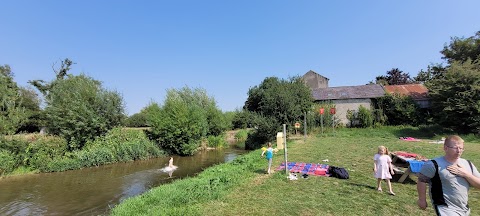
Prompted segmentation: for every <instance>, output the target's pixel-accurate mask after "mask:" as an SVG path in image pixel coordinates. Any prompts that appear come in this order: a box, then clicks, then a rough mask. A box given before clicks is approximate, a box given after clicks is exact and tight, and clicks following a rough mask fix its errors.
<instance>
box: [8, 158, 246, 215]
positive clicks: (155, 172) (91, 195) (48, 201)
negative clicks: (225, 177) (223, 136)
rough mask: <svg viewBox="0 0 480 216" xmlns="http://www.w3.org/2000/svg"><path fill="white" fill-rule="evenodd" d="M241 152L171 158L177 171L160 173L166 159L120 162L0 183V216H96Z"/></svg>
mask: <svg viewBox="0 0 480 216" xmlns="http://www.w3.org/2000/svg"><path fill="white" fill-rule="evenodd" d="M242 153H244V151H243V150H238V149H225V150H215V151H205V152H201V153H199V154H197V155H195V156H192V157H174V161H175V165H176V166H178V168H177V169H176V170H175V171H174V172H172V173H168V172H167V173H166V172H162V171H161V168H163V167H165V166H167V165H168V160H169V157H168V158H157V159H151V160H147V161H135V162H129V163H119V164H112V165H106V166H101V167H94V168H85V169H82V170H72V171H66V172H61V173H42V174H35V175H24V176H16V177H9V178H6V179H1V180H0V215H99V214H105V213H107V212H108V210H109V209H110V207H113V206H114V205H116V204H117V203H119V202H121V201H123V200H125V199H127V198H129V197H132V196H136V195H139V194H141V193H143V192H145V191H146V190H148V189H150V188H152V187H156V186H158V185H161V184H165V183H169V182H171V181H173V180H175V179H178V178H183V177H187V176H193V175H195V174H198V173H199V172H201V171H202V170H204V169H205V168H207V167H209V166H212V165H215V164H218V163H223V162H227V161H231V160H233V159H234V158H235V157H237V156H238V155H239V154H242Z"/></svg>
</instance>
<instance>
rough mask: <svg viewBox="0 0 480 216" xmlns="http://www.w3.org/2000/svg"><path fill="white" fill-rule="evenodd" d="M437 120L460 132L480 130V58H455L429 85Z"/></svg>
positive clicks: (479, 131)
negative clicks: (473, 60) (441, 74)
mask: <svg viewBox="0 0 480 216" xmlns="http://www.w3.org/2000/svg"><path fill="white" fill-rule="evenodd" d="M429 95H430V97H431V101H432V110H433V113H434V117H435V119H436V122H437V123H438V124H440V125H442V126H444V127H447V128H450V129H453V130H457V131H458V132H460V133H471V132H474V133H480V62H479V61H475V62H472V61H471V60H467V61H466V62H464V63H462V62H457V61H453V62H452V63H451V65H449V67H448V68H447V69H446V72H445V73H444V75H443V78H442V79H434V80H433V81H432V84H431V85H430V87H429Z"/></svg>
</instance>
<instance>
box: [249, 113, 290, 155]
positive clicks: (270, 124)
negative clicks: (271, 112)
mask: <svg viewBox="0 0 480 216" xmlns="http://www.w3.org/2000/svg"><path fill="white" fill-rule="evenodd" d="M254 116H255V117H254V124H255V126H254V128H255V129H254V130H252V131H251V132H250V133H249V134H248V137H247V140H245V149H246V150H252V149H258V148H260V147H261V146H262V145H264V144H265V143H267V142H270V141H273V140H274V139H276V135H277V132H278V131H281V125H280V123H278V122H277V120H276V119H275V118H273V117H265V116H261V115H254Z"/></svg>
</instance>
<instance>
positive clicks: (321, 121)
mask: <svg viewBox="0 0 480 216" xmlns="http://www.w3.org/2000/svg"><path fill="white" fill-rule="evenodd" d="M320 125H321V126H322V134H323V114H322V115H320Z"/></svg>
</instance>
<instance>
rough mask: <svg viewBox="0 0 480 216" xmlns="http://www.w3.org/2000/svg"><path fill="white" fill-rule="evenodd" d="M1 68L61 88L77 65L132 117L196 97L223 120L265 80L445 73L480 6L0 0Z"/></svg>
mask: <svg viewBox="0 0 480 216" xmlns="http://www.w3.org/2000/svg"><path fill="white" fill-rule="evenodd" d="M1 8H2V9H1V12H0V65H5V64H8V65H10V66H11V68H12V71H13V73H14V75H15V81H17V83H18V84H19V85H21V86H29V84H28V83H27V82H28V80H34V79H43V80H47V81H50V80H52V79H53V78H54V76H55V75H54V73H53V71H52V65H53V64H54V63H55V62H57V65H59V63H60V61H61V60H62V59H65V58H70V59H71V60H73V61H74V62H76V65H74V67H73V69H72V70H71V71H70V72H71V73H73V74H80V73H84V74H86V75H88V76H90V77H92V78H94V79H96V80H100V81H102V82H103V86H104V87H105V88H107V89H109V90H116V91H118V92H120V93H121V94H122V95H123V98H124V101H125V107H126V111H127V114H130V115H131V114H134V113H137V112H139V111H140V110H141V109H142V108H143V107H145V106H147V105H148V104H149V102H150V101H155V102H158V103H160V104H162V103H163V101H164V98H165V94H166V91H167V90H168V89H172V88H175V89H178V88H182V87H185V86H188V87H191V88H196V87H201V88H203V89H205V90H206V91H207V93H208V94H209V95H210V96H212V97H214V98H215V100H216V101H217V104H218V107H219V108H220V109H222V110H223V111H233V110H235V109H236V108H241V107H242V106H243V104H244V102H245V100H246V98H247V93H248V89H249V88H251V87H253V86H256V85H259V84H260V83H261V82H262V81H263V80H264V79H265V78H266V77H270V76H276V77H279V78H284V79H287V78H288V77H291V76H296V75H303V74H304V73H306V72H307V71H309V70H314V71H316V72H317V73H319V74H321V75H323V76H326V77H328V78H329V79H330V82H329V85H330V86H332V87H333V86H352V85H363V84H366V83H368V82H369V81H371V80H374V79H375V77H376V76H379V75H385V74H386V71H388V70H390V69H392V68H399V69H400V70H402V71H404V72H407V73H409V74H410V75H411V77H414V76H416V75H417V73H418V71H420V70H421V69H426V68H427V66H428V65H430V64H432V63H441V62H443V60H442V59H441V54H440V53H439V51H440V50H442V48H443V46H444V45H445V44H446V43H448V42H450V38H451V37H453V36H458V37H470V36H473V35H474V34H475V32H476V31H479V30H480V22H479V21H480V13H478V8H480V1H478V0H465V1H460V2H456V1H446V0H422V1H418V0H404V1H380V0H378V1H370V0H365V1H353V0H351V1H321V0H304V1H291V0H288V1H287V0H265V1H263V0H255V1H250V0H242V1H225V0H222V1H220V0H218V1H211V0H202V1H182V0H179V1H160V0H158V1H147V0H143V1H123V0H116V1H113V0H102V1H98V0H81V1H79V0H78V1H60V0H58V1H53V0H42V1H37V0H28V1H27V0H17V1H3V2H2V3H1Z"/></svg>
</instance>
